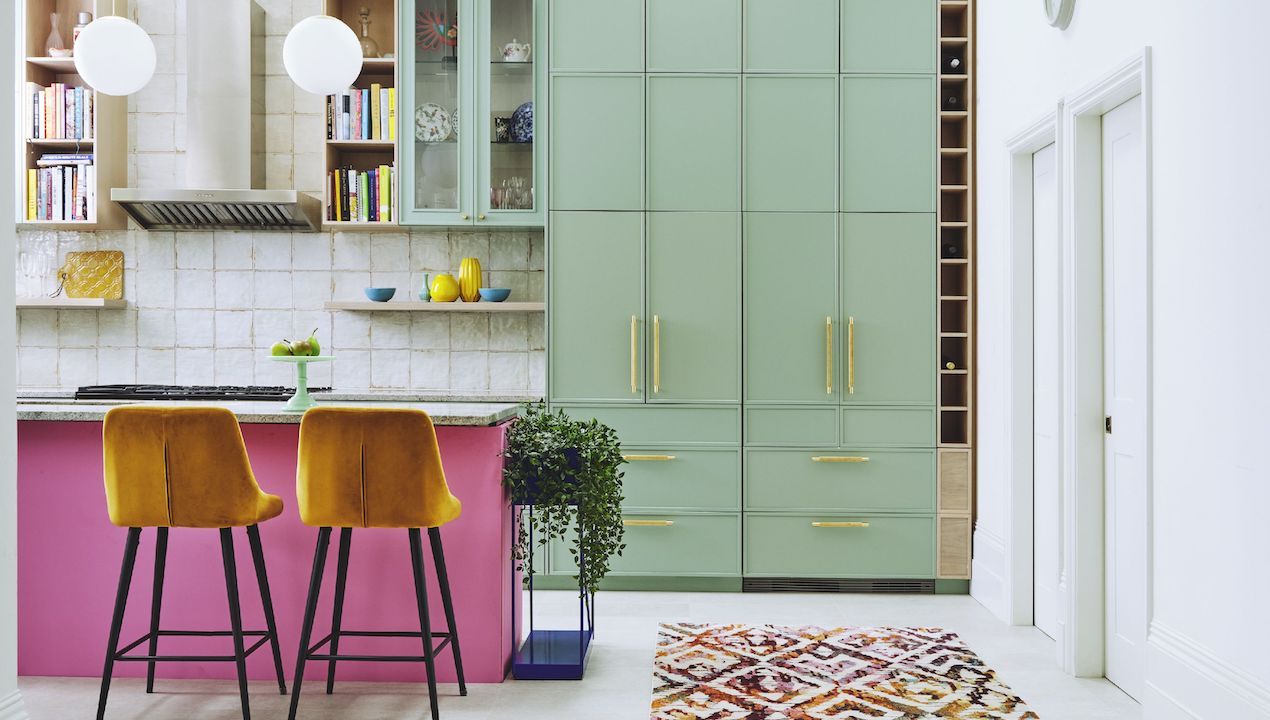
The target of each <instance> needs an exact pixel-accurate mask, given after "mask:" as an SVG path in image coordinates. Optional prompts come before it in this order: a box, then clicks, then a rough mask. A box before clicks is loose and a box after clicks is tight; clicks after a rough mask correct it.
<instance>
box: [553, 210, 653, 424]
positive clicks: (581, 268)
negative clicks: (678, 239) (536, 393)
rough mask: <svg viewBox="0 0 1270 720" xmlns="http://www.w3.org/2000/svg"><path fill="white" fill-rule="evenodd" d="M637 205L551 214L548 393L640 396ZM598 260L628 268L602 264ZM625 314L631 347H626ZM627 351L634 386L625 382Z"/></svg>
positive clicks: (629, 398) (640, 255) (641, 254)
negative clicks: (624, 209)
mask: <svg viewBox="0 0 1270 720" xmlns="http://www.w3.org/2000/svg"><path fill="white" fill-rule="evenodd" d="M643 220H644V216H643V213H598V212H557V213H552V214H551V239H550V244H551V251H550V253H549V257H550V258H551V265H550V272H551V288H550V292H551V297H550V302H548V303H547V306H548V308H550V312H551V318H550V322H549V323H548V324H547V325H548V327H549V328H550V333H551V335H550V343H551V363H550V368H551V370H550V377H549V386H550V397H551V398H552V400H553V401H560V400H604V401H609V402H643V401H644V386H643V384H642V375H641V373H642V370H643V369H642V367H641V366H640V362H641V361H642V358H643V348H642V347H640V346H639V342H640V340H639V330H640V326H639V323H640V322H642V318H643V306H644V287H643V278H642V277H641V274H640V272H639V268H640V267H642V265H643V262H644V252H643V247H644V244H643ZM603 268H619V269H627V270H626V271H624V272H602V271H601V270H602V269H603ZM631 318H635V322H636V347H635V349H634V350H635V351H634V353H632V352H631ZM632 356H633V357H634V361H635V363H636V368H635V369H636V379H637V382H636V387H635V390H634V391H633V392H632V389H631V362H632Z"/></svg>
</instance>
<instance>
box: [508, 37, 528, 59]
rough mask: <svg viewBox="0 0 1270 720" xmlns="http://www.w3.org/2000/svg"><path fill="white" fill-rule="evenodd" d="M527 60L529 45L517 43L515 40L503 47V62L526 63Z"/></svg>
mask: <svg viewBox="0 0 1270 720" xmlns="http://www.w3.org/2000/svg"><path fill="white" fill-rule="evenodd" d="M528 60H529V43H527V42H526V43H523V42H517V41H516V38H512V41H511V42H509V43H507V44H506V45H504V46H503V62H526V61H528Z"/></svg>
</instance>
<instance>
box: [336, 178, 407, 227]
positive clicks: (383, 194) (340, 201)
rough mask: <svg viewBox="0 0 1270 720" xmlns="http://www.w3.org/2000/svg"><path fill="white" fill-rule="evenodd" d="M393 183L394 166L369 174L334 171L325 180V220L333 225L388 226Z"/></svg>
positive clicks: (390, 219)
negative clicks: (340, 223) (370, 223)
mask: <svg viewBox="0 0 1270 720" xmlns="http://www.w3.org/2000/svg"><path fill="white" fill-rule="evenodd" d="M396 180H397V168H396V166H394V165H380V166H379V167H376V168H374V169H372V170H356V169H354V168H352V167H344V168H338V169H336V170H333V171H331V173H330V174H329V176H328V177H327V182H328V188H327V197H328V198H329V201H328V203H327V206H326V219H327V220H331V221H334V222H391V221H392V220H394V218H393V213H392V197H393V193H394V192H395V190H394V184H395V183H396Z"/></svg>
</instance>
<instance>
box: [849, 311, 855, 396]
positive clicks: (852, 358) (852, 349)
mask: <svg viewBox="0 0 1270 720" xmlns="http://www.w3.org/2000/svg"><path fill="white" fill-rule="evenodd" d="M847 394H848V395H855V318H854V317H848V318H847Z"/></svg>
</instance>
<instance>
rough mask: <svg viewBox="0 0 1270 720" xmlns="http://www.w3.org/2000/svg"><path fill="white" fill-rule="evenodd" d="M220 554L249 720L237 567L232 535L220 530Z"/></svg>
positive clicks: (241, 695)
mask: <svg viewBox="0 0 1270 720" xmlns="http://www.w3.org/2000/svg"><path fill="white" fill-rule="evenodd" d="M220 554H221V558H222V559H223V560H224V562H225V592H226V594H227V595H228V597H229V628H230V631H231V632H232V634H233V636H234V664H235V665H237V666H238V696H239V698H240V699H241V700H242V704H243V720H251V705H250V702H249V701H248V699H247V653H246V651H245V650H244V648H243V617H242V608H241V607H240V606H239V604H238V565H237V563H236V562H235V561H234V534H233V531H232V530H231V529H230V528H221V529H220Z"/></svg>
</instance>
